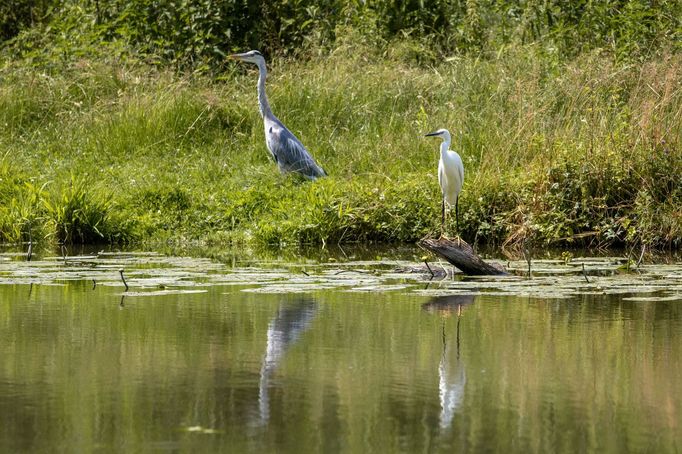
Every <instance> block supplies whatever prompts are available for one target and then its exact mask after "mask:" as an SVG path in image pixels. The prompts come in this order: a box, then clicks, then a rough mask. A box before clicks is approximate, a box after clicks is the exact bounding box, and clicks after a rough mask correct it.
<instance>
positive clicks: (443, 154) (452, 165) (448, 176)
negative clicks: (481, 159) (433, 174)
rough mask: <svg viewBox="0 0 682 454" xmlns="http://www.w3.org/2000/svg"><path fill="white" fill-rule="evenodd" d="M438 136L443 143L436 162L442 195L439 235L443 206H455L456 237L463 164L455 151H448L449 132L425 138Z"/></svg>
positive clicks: (438, 131) (433, 134)
mask: <svg viewBox="0 0 682 454" xmlns="http://www.w3.org/2000/svg"><path fill="white" fill-rule="evenodd" d="M429 136H438V137H440V138H441V139H442V140H443V141H442V142H441V144H440V160H439V161H438V183H440V190H441V193H442V194H443V201H442V202H443V203H442V205H441V222H440V233H441V235H442V234H443V230H444V226H445V204H446V203H447V204H448V208H450V209H452V206H453V205H454V206H455V223H456V228H457V235H459V193H460V192H461V191H462V184H463V183H464V164H462V158H460V156H459V154H457V152H456V151H452V150H450V141H451V138H450V132H449V131H448V130H447V129H439V130H437V131H433V132H430V133H428V134H426V137H429Z"/></svg>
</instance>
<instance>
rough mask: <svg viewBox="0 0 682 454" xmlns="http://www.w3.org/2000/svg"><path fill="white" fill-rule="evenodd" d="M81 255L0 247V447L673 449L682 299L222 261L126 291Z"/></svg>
mask: <svg viewBox="0 0 682 454" xmlns="http://www.w3.org/2000/svg"><path fill="white" fill-rule="evenodd" d="M86 262H87V260H85V259H84V260H83V261H82V263H81V264H80V265H79V267H78V266H77V269H78V272H77V273H76V274H72V275H67V274H58V275H56V278H54V279H52V280H51V281H50V280H43V281H41V280H40V279H38V278H36V277H35V276H37V274H31V273H33V272H34V271H33V269H32V268H28V267H24V268H21V269H20V270H18V271H17V270H16V269H14V268H13V266H15V264H16V260H15V259H12V258H6V260H5V261H4V262H0V276H5V281H4V282H1V283H0V452H38V451H50V452H59V451H61V452H64V451H66V452H89V451H102V452H153V451H183V452H185V451H189V452H209V451H223V452H244V451H252V452H254V451H255V452H306V451H316V452H320V451H322V452H338V451H343V452H398V451H403V452H426V451H428V452H431V451H436V452H438V451H443V452H453V451H455V452H466V451H476V452H529V451H531V452H552V451H554V452H557V451H558V452H586V451H588V452H618V453H621V452H679V451H680V450H682V427H681V425H680V418H681V417H682V414H681V413H682V296H681V297H680V299H678V300H674V299H673V298H668V299H667V300H666V299H663V300H660V301H632V300H629V299H627V296H628V295H629V294H628V293H627V292H623V293H620V294H619V293H615V294H613V293H611V294H606V295H603V294H596V293H597V292H584V293H585V294H578V295H573V296H570V297H564V298H560V299H553V298H548V297H546V296H533V297H529V296H513V295H508V294H487V293H485V292H483V293H482V294H475V295H472V294H469V295H467V294H465V293H462V292H452V291H450V290H449V288H448V286H447V285H446V286H445V287H443V285H442V284H433V283H431V284H428V285H429V286H430V287H429V288H427V291H426V292H424V291H422V290H423V289H424V288H425V287H426V286H427V284H426V283H424V282H419V281H418V280H417V281H414V280H408V281H406V280H401V279H400V278H399V277H395V278H394V279H393V280H392V281H390V282H389V283H392V284H393V285H394V287H387V288H389V290H381V288H380V287H377V288H376V289H372V288H363V287H362V285H361V284H362V282H360V284H358V283H357V282H354V283H352V284H351V285H349V286H339V287H335V288H329V286H327V288H322V289H316V288H318V287H325V286H324V285H319V286H311V288H309V289H306V288H304V289H303V290H302V289H301V288H300V287H297V288H295V292H287V291H283V290H282V289H281V288H277V287H272V288H271V289H270V290H268V288H267V286H266V284H265V283H263V282H261V283H256V284H254V283H253V282H250V281H249V277H248V276H249V274H248V273H247V274H243V276H242V277H240V278H239V279H232V278H230V279H227V278H228V277H230V276H232V277H234V275H233V274H232V273H238V272H239V270H244V269H251V270H252V271H253V269H254V268H253V267H252V265H244V266H243V267H241V268H240V265H239V264H236V265H235V264H229V265H224V266H223V265H221V266H223V267H224V268H225V269H222V270H221V271H220V272H221V273H223V274H221V277H220V278H219V279H215V280H213V281H211V280H210V279H205V278H203V277H202V273H201V272H200V271H197V270H196V269H194V270H193V271H191V272H189V274H191V279H186V276H185V275H183V277H181V279H185V280H184V281H180V282H185V284H186V287H183V286H182V285H179V283H178V281H175V282H174V284H173V285H171V284H169V283H166V284H164V283H162V282H161V283H159V282H158V281H151V280H148V281H146V282H147V284H148V285H147V286H146V287H145V286H144V285H142V284H143V283H144V282H145V281H144V279H157V280H158V279H159V275H158V273H157V272H156V271H154V270H152V269H151V268H145V266H143V265H140V267H139V270H142V271H143V272H140V271H139V270H138V274H135V272H134V270H133V271H127V272H128V273H129V278H128V280H129V283H130V284H131V289H130V291H129V292H127V293H126V292H123V291H122V285H121V283H120V281H117V273H116V271H117V268H116V267H117V266H118V265H117V263H111V264H110V266H109V265H107V262H106V260H104V261H100V262H98V261H97V259H93V261H92V263H86ZM3 263H4V264H3ZM45 263H48V265H46V264H45ZM201 263H207V265H201ZM201 263H200V264H199V265H197V266H196V268H202V267H209V268H210V267H211V266H212V265H210V262H201ZM195 265H196V264H195ZM35 266H37V267H40V266H41V265H40V264H37V265H35ZM42 266H43V268H42V271H41V272H51V273H63V272H64V269H65V267H67V265H66V264H60V263H59V262H58V260H56V259H55V260H53V261H51V262H50V261H49V260H48V261H47V262H43V265H42ZM219 268H220V267H218V266H216V267H215V268H213V269H212V270H207V271H206V273H208V274H209V275H210V273H212V272H215V271H216V269H219ZM281 268H282V267H281V266H279V265H278V267H277V271H276V272H277V273H279V274H276V275H273V276H275V277H272V279H270V278H268V279H267V280H266V281H267V282H269V283H270V284H272V282H275V283H276V282H280V281H281V280H282V279H284V280H285V282H290V281H292V280H293V281H296V279H298V278H299V277H300V276H304V277H305V275H303V273H300V272H298V271H291V270H290V269H289V270H287V269H284V270H282V269H281ZM72 269H73V268H72ZM126 269H127V270H129V269H130V266H128V268H126ZM145 269H146V271H144V270H145ZM162 269H163V268H162ZM272 269H273V268H272V267H271V268H270V270H272ZM88 270H92V271H88ZM155 270H157V269H156V268H155ZM166 270H167V274H173V272H174V270H175V268H174V265H172V264H169V265H168V266H167V268H166ZM67 271H68V269H67ZM88 272H91V273H94V274H92V275H93V276H95V275H96V276H97V277H95V279H96V280H95V282H93V281H92V278H90V277H89V275H88ZM253 272H257V271H253ZM671 272H672V273H673V274H675V271H671ZM97 273H99V274H97ZM287 273H289V275H290V277H289V278H287ZM313 273H318V274H319V273H322V271H321V270H316V269H311V268H308V269H307V274H313ZM351 274H355V275H358V276H361V277H362V275H364V274H366V275H367V276H369V274H368V273H364V272H363V273H361V272H359V271H358V272H355V273H353V272H346V273H343V274H340V273H339V272H338V271H336V272H335V273H329V275H330V276H336V275H338V276H344V275H351ZM8 276H9V277H8ZM276 276H279V277H276ZM282 276H284V277H282ZM10 277H11V278H10ZM53 277H54V276H53ZM287 279H288V280H287ZM410 279H412V278H410ZM415 279H417V278H415ZM418 279H422V278H421V277H419V278H418ZM34 280H35V281H36V282H38V283H34V284H31V283H30V282H29V281H31V282H33V281H34ZM257 280H258V279H256V281H257ZM406 282H407V287H406V288H401V286H400V285H396V284H405V283H406ZM190 283H191V284H192V285H190ZM93 284H94V285H93ZM198 284H201V285H198ZM365 284H366V283H365ZM471 285H475V283H472V284H471ZM524 285H527V283H526V284H524ZM264 286H265V287H266V288H265V291H262V292H261V290H263V287H264ZM434 286H435V288H436V289H437V290H438V291H437V292H434V293H433V294H429V293H428V292H429V291H430V290H432V289H433V288H434ZM391 288H392V290H390V289H391ZM174 289H175V290H183V289H184V290H192V291H195V292H196V293H177V292H174V291H172V290H174ZM353 289H355V290H356V291H349V290H353ZM246 290H248V291H246ZM144 293H146V294H144ZM498 293H501V292H498ZM592 293H595V294H592Z"/></svg>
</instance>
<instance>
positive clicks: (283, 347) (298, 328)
mask: <svg viewBox="0 0 682 454" xmlns="http://www.w3.org/2000/svg"><path fill="white" fill-rule="evenodd" d="M316 315H317V303H316V302H315V300H314V299H312V298H310V297H308V296H300V295H297V296H294V297H284V298H283V299H282V300H281V301H280V303H279V308H278V309H277V314H276V315H275V316H274V317H273V318H272V320H270V323H269V324H268V331H267V343H266V348H265V355H264V356H263V363H262V365H261V370H260V382H259V385H258V410H259V417H260V422H261V423H265V422H267V421H268V419H269V418H270V381H271V379H272V376H273V374H274V373H275V371H276V370H277V368H278V367H279V365H280V363H281V362H282V359H283V358H284V355H285V354H286V352H287V350H288V349H289V348H290V347H291V346H292V345H293V344H295V343H296V342H297V341H298V340H299V339H300V338H301V336H302V335H303V334H304V333H305V332H306V331H307V330H308V329H309V328H310V325H311V323H312V321H313V319H314V318H315V316H316Z"/></svg>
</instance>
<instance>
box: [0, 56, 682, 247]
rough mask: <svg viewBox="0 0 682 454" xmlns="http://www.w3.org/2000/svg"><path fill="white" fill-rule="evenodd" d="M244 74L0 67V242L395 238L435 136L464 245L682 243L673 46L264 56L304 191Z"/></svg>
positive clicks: (419, 208) (421, 214)
mask: <svg viewBox="0 0 682 454" xmlns="http://www.w3.org/2000/svg"><path fill="white" fill-rule="evenodd" d="M256 79H257V74H256V73H255V72H254V68H251V67H247V66H238V65H235V66H233V67H230V69H229V72H226V73H224V74H223V75H222V77H214V78H209V77H208V76H182V75H178V74H177V73H173V72H170V71H163V70H159V69H155V68H151V67H148V66H145V65H143V64H139V63H130V64H123V63H120V62H119V63H112V62H106V61H103V60H95V61H92V60H87V59H86V60H80V61H77V62H75V63H67V64H65V65H64V66H62V67H60V68H59V70H55V71H46V70H45V69H40V68H34V67H31V66H29V65H23V64H22V62H20V61H18V62H13V64H8V65H5V66H2V67H0V124H2V125H3V128H1V129H0V240H2V241H4V242H19V241H27V240H28V239H33V240H34V241H36V240H58V241H66V242H89V243H93V242H130V241H160V240H172V241H178V242H184V241H201V242H208V243H223V242H236V243H254V244H256V243H258V244H262V243H267V244H273V243H274V244H283V243H286V244H303V243H315V244H322V243H337V242H341V243H343V242H365V241H381V242H386V241H415V240H416V239H418V238H420V237H422V236H424V235H426V234H428V233H435V232H437V231H438V226H439V222H440V199H439V188H438V181H437V177H436V166H437V160H438V141H436V140H433V139H428V138H424V137H423V134H424V133H425V132H428V131H430V130H433V129H436V128H439V127H446V128H449V129H450V131H451V132H452V133H453V137H454V140H453V148H454V149H456V150H458V151H459V152H460V154H461V155H462V158H463V160H464V165H465V168H466V177H465V184H464V189H463V192H462V195H461V201H460V215H461V220H460V223H461V229H462V234H463V237H464V238H465V239H466V240H468V241H470V242H473V241H476V242H478V243H492V244H505V246H508V247H509V246H511V245H518V244H522V243H523V242H524V241H526V242H527V241H532V242H534V243H538V244H551V245H561V246H566V245H571V244H574V245H582V244H589V245H593V246H605V245H610V244H632V245H634V244H640V243H643V244H647V245H650V246H652V247H669V246H676V247H679V245H680V244H682V209H681V208H680V207H682V178H681V177H680V175H682V149H681V148H682V147H681V145H682V143H681V134H682V88H681V87H682V56H680V55H679V54H672V55H668V56H665V57H662V58H658V59H655V60H652V61H649V62H647V63H644V64H638V65H630V66H622V65H621V66H615V65H613V64H612V60H611V59H610V58H609V57H607V56H603V55H600V54H599V53H592V54H585V55H582V56H581V57H579V58H577V59H575V60H573V61H571V62H568V63H562V64H559V63H556V62H553V61H551V60H548V59H547V58H545V57H542V56H540V55H538V53H537V52H536V51H535V49H534V48H533V47H532V46H530V47H515V48H509V49H507V50H506V51H504V52H501V53H500V54H499V55H498V57H497V58H495V59H492V60H488V61H483V60H479V59H477V58H474V57H471V58H468V57H462V58H459V59H454V60H452V61H447V62H443V63H442V64H440V65H438V66H436V67H419V66H413V65H409V64H406V63H402V62H401V61H400V59H397V58H393V57H390V56H389V57H382V56H377V55H376V54H375V53H372V52H370V51H366V52H365V51H364V49H358V48H348V49H342V48H340V49H338V50H337V51H336V52H334V53H332V54H331V55H328V56H324V57H315V58H312V59H309V60H306V61H303V60H299V61H274V62H271V65H270V76H269V78H268V91H269V97H270V102H271V104H272V107H273V111H274V112H275V114H276V115H278V116H279V117H280V119H281V120H282V121H283V122H284V123H285V124H286V125H287V126H288V127H289V128H290V129H291V130H292V131H294V133H295V134H297V135H298V137H299V138H300V139H301V140H302V141H303V143H305V144H306V146H307V147H308V149H309V150H310V151H311V152H312V153H313V155H314V156H315V157H316V159H317V160H318V162H319V163H320V164H321V165H322V166H323V167H324V168H325V169H326V170H327V172H328V173H329V174H330V177H328V178H325V179H322V180H319V181H317V182H314V183H311V182H306V181H302V180H300V179H298V178H296V177H292V176H281V175H279V174H278V172H277V169H276V166H275V164H274V163H272V162H271V161H270V160H269V156H268V152H267V150H266V148H265V143H264V139H263V130H262V121H261V119H260V116H259V114H258V108H257V100H256V90H255V85H256ZM449 229H450V232H451V233H454V219H453V220H452V223H451V224H450V225H449Z"/></svg>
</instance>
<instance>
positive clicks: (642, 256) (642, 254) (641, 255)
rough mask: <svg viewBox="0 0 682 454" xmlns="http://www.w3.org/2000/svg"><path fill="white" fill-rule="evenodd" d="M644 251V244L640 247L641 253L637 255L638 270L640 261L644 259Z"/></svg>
mask: <svg viewBox="0 0 682 454" xmlns="http://www.w3.org/2000/svg"><path fill="white" fill-rule="evenodd" d="M645 251H646V244H643V245H642V253H641V254H639V260H637V268H639V265H640V264H641V263H642V259H643V258H644V252H645Z"/></svg>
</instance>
